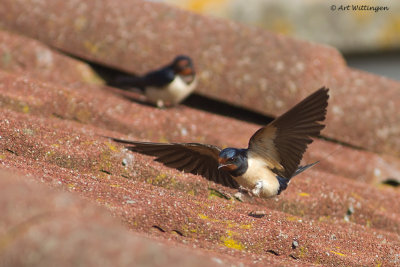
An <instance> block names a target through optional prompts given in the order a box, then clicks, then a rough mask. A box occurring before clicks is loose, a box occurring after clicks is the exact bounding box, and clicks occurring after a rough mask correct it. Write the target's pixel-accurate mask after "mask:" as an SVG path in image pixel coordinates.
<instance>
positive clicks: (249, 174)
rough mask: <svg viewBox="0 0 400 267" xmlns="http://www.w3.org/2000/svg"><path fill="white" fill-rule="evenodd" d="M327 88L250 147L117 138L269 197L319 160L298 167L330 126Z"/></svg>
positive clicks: (177, 165)
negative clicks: (307, 149) (222, 146)
mask: <svg viewBox="0 0 400 267" xmlns="http://www.w3.org/2000/svg"><path fill="white" fill-rule="evenodd" d="M328 91H329V89H328V88H325V87H323V88H321V89H319V90H317V91H315V92H314V93H313V94H311V95H309V96H308V97H307V98H305V99H304V100H302V101H301V102H300V103H298V104H297V105H295V106H294V107H293V108H291V109H290V110H289V111H287V112H286V113H284V114H283V115H281V116H280V117H278V118H276V119H275V120H273V121H272V122H271V123H269V124H268V125H266V126H264V127H262V128H260V129H259V130H258V131H256V132H255V133H254V134H253V136H252V137H251V138H250V141H249V144H248V148H242V149H238V148H225V149H222V150H221V149H220V148H219V147H217V146H214V145H208V144H199V143H151V142H137V141H127V140H121V139H116V138H111V139H112V140H114V141H116V142H118V143H122V144H125V147H126V148H127V149H129V150H131V151H134V152H139V153H143V154H146V155H150V156H155V157H157V158H156V161H159V162H162V163H163V164H165V165H166V166H168V167H171V168H176V169H179V170H181V171H184V172H190V173H193V174H198V175H202V176H204V177H205V178H207V179H208V180H211V181H213V182H216V183H219V184H222V185H224V186H228V187H232V188H236V189H240V188H244V189H247V190H248V191H250V192H252V193H253V194H254V195H256V196H259V197H262V198H269V197H273V196H275V195H279V194H280V193H281V192H282V191H283V190H285V189H286V188H287V186H288V184H289V182H290V179H291V178H293V177H294V176H296V175H297V174H299V173H301V172H303V171H305V170H306V169H308V168H310V167H312V166H313V165H315V164H317V163H318V162H314V163H312V164H308V165H305V166H299V164H300V160H301V158H302V156H303V154H304V152H305V151H306V148H307V145H308V144H310V143H312V141H313V140H312V139H311V137H316V136H318V135H319V134H320V131H321V130H322V129H323V128H324V127H325V125H323V124H320V123H319V122H322V121H324V120H325V116H326V108H327V106H328V98H329V95H328Z"/></svg>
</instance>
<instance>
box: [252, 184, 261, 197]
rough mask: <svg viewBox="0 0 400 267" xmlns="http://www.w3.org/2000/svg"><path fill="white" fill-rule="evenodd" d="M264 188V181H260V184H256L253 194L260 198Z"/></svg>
mask: <svg viewBox="0 0 400 267" xmlns="http://www.w3.org/2000/svg"><path fill="white" fill-rule="evenodd" d="M263 187H264V183H263V181H258V182H257V183H256V185H255V186H254V188H253V190H251V192H252V193H253V194H254V195H255V196H257V197H259V196H260V193H261V190H262V189H263Z"/></svg>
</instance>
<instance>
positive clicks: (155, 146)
mask: <svg viewBox="0 0 400 267" xmlns="http://www.w3.org/2000/svg"><path fill="white" fill-rule="evenodd" d="M110 139H112V140H113V141H115V142H118V143H122V144H124V145H125V147H126V148H127V149H129V150H131V151H134V152H139V153H142V154H146V155H149V156H155V157H157V158H156V161H159V162H162V163H163V164H164V165H166V166H168V167H171V168H176V169H178V170H181V171H185V172H190V173H193V174H196V175H201V176H203V177H205V178H207V179H208V180H210V181H213V182H216V183H218V184H222V185H224V186H228V187H231V188H238V184H237V183H236V181H235V180H234V179H233V178H232V176H231V175H230V174H229V173H228V172H226V171H224V170H222V169H219V170H218V155H219V152H220V151H221V149H220V148H218V147H216V146H212V145H205V144H198V143H152V142H137V141H127V140H121V139H116V138H111V137H110Z"/></svg>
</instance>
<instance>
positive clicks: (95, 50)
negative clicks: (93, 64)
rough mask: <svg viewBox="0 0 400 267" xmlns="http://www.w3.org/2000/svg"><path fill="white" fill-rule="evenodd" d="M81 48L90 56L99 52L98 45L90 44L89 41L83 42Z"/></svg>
mask: <svg viewBox="0 0 400 267" xmlns="http://www.w3.org/2000/svg"><path fill="white" fill-rule="evenodd" d="M83 46H84V47H85V48H86V49H87V50H88V51H89V52H90V53H91V54H97V53H98V52H99V50H100V45H99V44H95V43H92V42H90V41H85V42H83Z"/></svg>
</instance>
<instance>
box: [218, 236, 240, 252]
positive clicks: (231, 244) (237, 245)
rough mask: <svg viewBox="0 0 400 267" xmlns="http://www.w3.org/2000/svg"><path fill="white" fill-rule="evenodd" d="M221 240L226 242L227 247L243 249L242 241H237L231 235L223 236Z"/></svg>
mask: <svg viewBox="0 0 400 267" xmlns="http://www.w3.org/2000/svg"><path fill="white" fill-rule="evenodd" d="M221 240H222V241H223V242H224V245H225V247H228V248H232V249H236V250H243V249H244V246H243V245H242V243H240V242H238V241H235V240H234V239H232V238H230V237H221Z"/></svg>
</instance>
